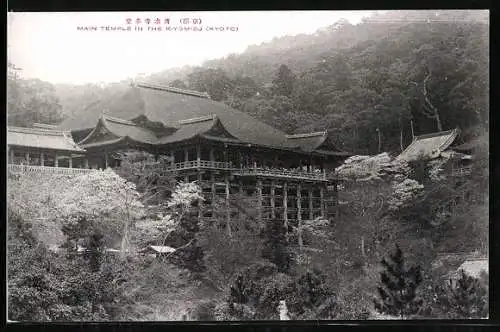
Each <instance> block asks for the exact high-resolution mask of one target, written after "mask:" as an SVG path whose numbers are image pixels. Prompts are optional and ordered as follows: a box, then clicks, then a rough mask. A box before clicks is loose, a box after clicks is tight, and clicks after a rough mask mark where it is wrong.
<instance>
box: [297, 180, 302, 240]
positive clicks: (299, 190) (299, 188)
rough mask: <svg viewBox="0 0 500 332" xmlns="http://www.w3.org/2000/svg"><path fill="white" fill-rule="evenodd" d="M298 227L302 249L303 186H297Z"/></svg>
mask: <svg viewBox="0 0 500 332" xmlns="http://www.w3.org/2000/svg"><path fill="white" fill-rule="evenodd" d="M297 227H298V229H299V247H302V244H303V243H302V186H301V185H300V183H299V184H297Z"/></svg>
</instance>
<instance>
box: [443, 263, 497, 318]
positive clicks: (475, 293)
mask: <svg viewBox="0 0 500 332" xmlns="http://www.w3.org/2000/svg"><path fill="white" fill-rule="evenodd" d="M436 293H437V294H436V298H437V299H436V303H435V307H436V310H435V312H437V313H438V314H441V315H443V316H444V317H446V318H451V319H466V318H487V317H488V310H489V306H488V303H489V301H488V284H487V275H486V276H483V277H482V280H481V279H480V278H475V277H472V276H470V275H467V274H466V273H465V272H464V271H463V270H461V271H460V276H459V278H458V279H457V280H449V281H448V282H446V283H445V284H444V285H442V286H441V287H438V288H437V292H436ZM439 318H443V317H439Z"/></svg>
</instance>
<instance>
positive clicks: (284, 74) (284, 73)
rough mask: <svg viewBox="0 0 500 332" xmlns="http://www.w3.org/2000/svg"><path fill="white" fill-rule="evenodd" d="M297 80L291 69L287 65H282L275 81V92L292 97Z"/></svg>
mask: <svg viewBox="0 0 500 332" xmlns="http://www.w3.org/2000/svg"><path fill="white" fill-rule="evenodd" d="M295 79H296V77H295V74H294V73H293V72H292V71H291V70H290V68H288V66H286V65H281V66H280V67H279V68H278V72H277V73H276V77H275V78H274V80H273V85H274V88H273V90H274V91H273V92H274V93H276V94H278V95H281V96H290V95H291V94H292V92H293V88H294V84H295Z"/></svg>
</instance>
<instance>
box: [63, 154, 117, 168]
mask: <svg viewBox="0 0 500 332" xmlns="http://www.w3.org/2000/svg"><path fill="white" fill-rule="evenodd" d="M68 167H69V168H73V158H72V157H71V154H70V155H69V160H68ZM106 168H108V158H106Z"/></svg>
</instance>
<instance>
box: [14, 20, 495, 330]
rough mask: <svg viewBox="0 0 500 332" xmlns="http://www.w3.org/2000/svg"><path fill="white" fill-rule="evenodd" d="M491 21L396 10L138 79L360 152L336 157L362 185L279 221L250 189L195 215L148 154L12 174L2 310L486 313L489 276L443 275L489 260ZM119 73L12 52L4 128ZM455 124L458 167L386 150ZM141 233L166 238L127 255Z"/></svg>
mask: <svg viewBox="0 0 500 332" xmlns="http://www.w3.org/2000/svg"><path fill="white" fill-rule="evenodd" d="M332 23H333V22H332ZM488 30H489V24H488V17H487V16H485V14H484V13H478V12H474V11H419V12H404V11H392V12H387V13H380V14H376V15H373V16H371V17H369V18H366V19H364V20H363V21H362V22H361V23H360V24H358V25H351V24H349V23H348V22H347V21H339V22H336V23H335V24H333V25H332V26H330V27H326V28H324V29H320V30H318V31H317V32H316V33H315V34H313V35H298V36H287V37H283V38H275V39H274V40H272V41H270V42H267V43H263V44H261V45H255V46H250V47H249V48H248V49H247V50H246V51H245V52H243V53H242V54H234V55H229V56H227V57H226V58H223V59H215V60H211V61H208V62H206V63H205V64H204V65H202V66H199V67H190V66H186V67H183V68H178V69H169V70H167V71H164V72H159V73H157V74H155V75H152V76H151V77H148V78H146V79H149V80H151V81H155V82H160V83H165V84H170V85H172V86H175V87H180V88H188V89H193V90H198V91H206V92H208V93H209V94H210V96H211V98H212V99H215V100H218V101H221V102H224V103H226V104H228V105H231V106H232V107H234V108H236V109H239V110H242V111H244V112H247V113H249V114H251V115H253V116H255V117H256V118H259V119H261V120H262V121H264V122H266V123H268V124H271V125H273V126H275V127H277V128H280V129H281V130H283V131H285V132H287V133H303V132H309V131H315V130H323V129H328V130H329V132H330V133H331V134H332V135H333V137H335V139H336V142H337V144H338V145H339V146H341V147H342V148H343V149H344V150H347V151H351V152H354V153H356V154H365V155H368V154H369V155H372V156H371V157H368V156H365V157H366V158H365V159H363V158H364V157H363V158H358V159H356V157H359V156H355V157H353V158H354V159H351V160H349V161H350V162H349V163H345V164H344V165H342V166H341V167H339V168H338V169H337V171H338V173H339V174H342V173H343V172H345V173H349V176H351V177H353V178H355V179H357V181H350V182H349V181H346V182H345V183H344V184H343V187H342V188H341V189H339V204H337V205H336V206H335V211H334V212H335V213H334V217H332V218H330V219H329V220H326V219H325V220H323V219H316V220H304V222H303V224H300V225H297V226H296V227H295V226H294V227H290V228H285V227H284V226H283V224H282V223H281V221H279V220H271V221H269V222H268V223H265V224H264V223H261V222H258V221H257V220H256V218H255V215H256V212H255V209H256V208H255V206H252V204H251V203H250V202H252V198H251V197H250V199H245V197H241V198H240V197H237V199H236V200H235V202H234V203H231V204H236V205H237V206H236V207H237V209H238V211H239V214H238V215H235V216H234V217H232V218H231V219H230V220H228V219H226V218H225V217H224V216H222V215H220V216H218V215H217V214H216V218H215V221H213V220H212V221H205V220H202V219H200V218H199V217H198V214H197V210H196V208H197V206H199V205H202V206H203V204H204V202H203V198H202V196H201V188H200V187H199V186H198V185H197V184H196V183H182V182H181V183H175V180H174V178H173V177H171V176H168V175H159V174H156V173H154V171H148V170H147V169H146V168H145V166H144V165H145V164H146V163H147V162H148V161H151V160H152V159H151V158H153V156H151V155H147V154H145V153H131V154H127V155H126V156H123V159H122V164H121V166H120V167H119V168H117V169H115V170H111V169H108V170H105V171H102V172H97V171H96V172H93V173H89V174H84V175H80V176H77V177H71V176H66V175H64V176H63V175H51V176H48V175H47V176H44V177H36V176H35V177H30V176H27V175H26V176H23V175H22V174H14V173H12V172H10V173H9V181H8V186H9V187H8V222H9V227H8V287H9V294H8V296H9V307H8V312H9V319H12V320H41V321H65V320H66V321H67V320H81V321H82V320H83V321H85V320H87V321H88V320H93V321H98V320H121V321H123V320H205V321H210V320H247V319H257V320H263V319H307V320H316V319H341V320H345V319H388V318H389V319H408V318H410V319H412V318H413V319H419V318H484V317H487V316H488V310H489V309H488V308H489V307H488V287H489V286H488V276H487V275H485V274H482V275H479V276H474V277H473V276H470V275H466V274H465V273H462V274H460V275H458V276H456V275H455V276H452V274H453V273H452V272H454V271H457V268H458V267H459V266H460V264H461V263H462V262H463V261H464V260H465V258H466V257H468V255H469V254H471V253H475V254H478V255H479V256H487V254H488V222H489V218H488V192H487V187H488V160H489V151H488V138H487V137H488V126H489V123H488V116H489V114H488V113H489V110H488V105H489V101H488V95H489V77H488V72H489V70H488V62H489V59H488V54H489V50H488V48H489V45H488V39H489V38H488V33H489V31H488ZM128 84H129V82H128V81H123V82H117V83H113V84H88V85H85V86H76V85H70V84H66V85H62V84H55V85H54V84H50V83H47V82H43V81H40V80H33V79H26V78H23V77H22V75H20V72H19V70H18V69H17V68H16V67H15V64H9V76H8V123H9V124H12V125H20V126H26V125H30V124H31V123H33V122H44V123H53V124H56V123H58V122H60V121H61V119H64V117H66V116H69V115H71V114H73V113H76V112H85V108H86V107H88V106H89V105H91V104H94V103H97V102H99V101H106V102H112V100H113V98H114V97H115V96H117V95H119V94H120V93H121V92H122V91H124V90H125V89H126V88H127V87H128ZM411 123H413V129H412V126H411ZM455 127H459V128H460V129H461V133H462V134H461V137H460V138H459V139H460V140H462V141H469V140H471V139H475V138H478V139H475V140H474V142H475V143H474V149H473V150H474V151H473V154H474V157H473V160H472V172H471V174H469V175H468V176H467V177H465V178H456V177H449V176H444V175H442V174H441V173H439V172H441V171H442V170H440V169H439V167H438V168H436V167H434V168H433V167H431V166H432V165H430V163H429V162H428V161H427V160H417V161H415V162H412V163H404V162H401V163H400V162H396V161H394V160H393V158H392V157H390V155H391V154H392V153H399V152H400V151H401V150H402V149H403V148H404V147H406V146H407V145H408V144H409V142H410V141H411V139H412V131H413V132H414V134H415V135H419V134H424V133H430V132H435V131H439V130H448V129H452V128H455ZM378 133H380V134H381V144H380V146H379V142H378ZM381 152H384V153H381ZM355 159H356V160H357V161H356V160H355ZM436 169H437V171H436ZM436 172H437V173H439V174H441V175H439V174H438V175H436V174H437V173H436ZM363 178H369V181H360V180H361V179H363ZM216 204H221V207H222V206H223V204H226V202H223V201H221V202H218V201H216ZM215 210H216V211H217V210H218V209H215ZM220 210H221V211H223V209H222V208H221V209H220ZM221 213H222V212H221ZM52 245H56V248H54V247H51V246H52ZM150 245H166V246H170V247H173V248H176V249H177V250H176V251H175V252H172V253H168V254H165V255H162V256H160V257H156V258H152V257H150V256H148V255H145V254H138V253H139V252H140V251H141V250H142V249H143V248H146V247H148V246H150ZM81 248H86V249H85V250H83V251H82V250H80V249H81ZM109 248H118V249H115V251H114V252H108V251H106V249H109ZM452 277H453V278H455V279H454V282H451V280H450V278H452Z"/></svg>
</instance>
